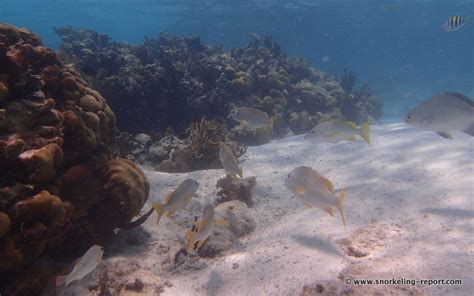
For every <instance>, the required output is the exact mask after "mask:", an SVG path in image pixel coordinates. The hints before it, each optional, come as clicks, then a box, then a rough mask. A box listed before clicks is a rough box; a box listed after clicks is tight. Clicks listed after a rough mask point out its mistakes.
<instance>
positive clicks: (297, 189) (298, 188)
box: [295, 186, 306, 194]
mask: <svg viewBox="0 0 474 296" xmlns="http://www.w3.org/2000/svg"><path fill="white" fill-rule="evenodd" d="M295 192H296V193H298V194H304V193H305V192H306V188H305V187H304V186H296V187H295Z"/></svg>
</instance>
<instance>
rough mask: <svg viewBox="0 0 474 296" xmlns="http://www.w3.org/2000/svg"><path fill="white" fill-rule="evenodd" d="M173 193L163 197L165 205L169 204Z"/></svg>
mask: <svg viewBox="0 0 474 296" xmlns="http://www.w3.org/2000/svg"><path fill="white" fill-rule="evenodd" d="M173 193H174V191H173V192H171V193H169V194H168V195H167V196H166V197H165V204H167V203H169V202H170V201H171V199H172V198H173Z"/></svg>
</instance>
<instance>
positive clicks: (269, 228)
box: [71, 123, 474, 295]
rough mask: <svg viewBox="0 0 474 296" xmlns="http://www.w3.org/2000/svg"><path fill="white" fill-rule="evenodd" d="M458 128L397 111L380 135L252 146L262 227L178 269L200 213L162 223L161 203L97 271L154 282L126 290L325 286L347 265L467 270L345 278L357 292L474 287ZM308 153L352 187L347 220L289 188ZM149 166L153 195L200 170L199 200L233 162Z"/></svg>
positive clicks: (285, 291)
mask: <svg viewBox="0 0 474 296" xmlns="http://www.w3.org/2000/svg"><path fill="white" fill-rule="evenodd" d="M454 137H455V138H454V139H453V140H447V139H444V138H441V137H439V136H438V135H436V134H435V133H430V132H425V131H422V130H418V129H415V128H411V127H407V126H406V125H404V124H400V123H396V124H382V125H375V126H373V127H372V143H371V144H370V145H369V144H367V143H365V142H364V141H362V140H361V141H358V142H355V143H352V142H342V143H338V144H311V143H309V142H306V141H305V140H304V138H303V136H295V137H290V138H286V139H283V140H277V141H274V142H272V143H269V144H266V145H261V146H258V147H249V148H248V150H247V153H246V154H245V155H244V156H243V157H242V159H243V160H245V161H244V162H243V170H244V175H246V176H256V177H257V186H255V187H254V189H253V200H254V202H255V205H254V206H253V207H252V208H250V209H249V212H250V214H251V215H252V216H253V218H254V219H255V220H256V225H257V227H256V229H255V231H253V232H252V233H250V234H249V235H247V236H245V237H242V238H241V239H240V240H239V242H238V243H236V244H235V245H234V247H233V248H232V249H230V250H228V251H226V252H225V253H224V254H222V255H221V256H218V257H217V258H211V259H207V258H202V259H199V260H200V261H203V262H204V263H205V265H206V266H205V267H203V268H201V269H198V270H192V271H189V270H188V271H186V272H183V273H171V272H169V270H167V269H166V268H164V267H163V266H166V264H164V262H165V263H166V262H169V261H172V260H173V258H172V257H173V256H174V253H173V252H176V250H177V249H176V248H179V246H180V244H181V243H182V242H183V241H184V237H185V232H186V230H187V229H188V228H189V225H190V220H191V219H192V215H193V214H196V213H191V212H187V211H180V212H178V213H176V214H175V216H174V217H172V218H171V219H170V218H167V217H163V218H162V221H161V222H160V225H159V226H158V227H157V226H156V224H155V222H156V220H155V219H156V216H155V214H153V215H152V216H151V217H150V218H149V219H148V221H147V222H146V223H145V224H144V225H143V226H142V227H141V228H139V229H135V230H129V231H124V232H123V233H122V234H120V235H121V236H122V240H121V242H120V243H116V246H113V247H112V248H111V249H109V255H108V256H106V257H105V258H104V261H103V263H101V267H100V268H99V270H98V272H96V275H95V278H93V279H91V281H97V280H98V279H97V278H98V277H99V276H98V274H99V273H100V270H101V269H102V270H103V269H107V270H109V272H112V273H113V274H114V275H112V276H109V278H110V277H112V278H113V277H114V276H116V277H119V278H120V279H122V280H125V281H133V280H134V279H135V278H139V279H140V280H141V281H142V282H143V283H144V284H145V285H144V288H143V290H142V291H141V292H132V291H128V290H125V289H122V290H121V292H120V294H121V295H156V294H157V293H161V295H299V294H300V293H301V292H302V290H303V287H304V286H305V285H308V286H312V287H314V286H315V283H320V284H321V286H320V290H321V287H322V288H323V290H324V291H326V293H329V292H330V291H331V290H330V288H331V285H336V286H337V285H342V286H343V288H344V282H343V281H342V280H341V278H347V277H349V278H352V279H374V280H375V279H396V280H397V279H402V278H404V279H407V280H411V279H413V280H421V279H461V280H463V284H462V285H450V286H447V285H432V286H429V287H428V286H424V285H416V286H415V287H412V286H410V285H404V286H403V285H402V286H397V285H393V286H383V287H381V286H377V287H371V288H370V289H373V290H370V289H369V290H363V289H368V288H367V287H363V288H361V287H355V286H347V285H346V289H349V288H352V292H353V293H356V294H358V295H364V294H366V293H369V292H370V294H372V293H373V292H374V291H379V292H381V294H382V295H384V294H385V295H388V294H389V295H398V294H402V295H410V294H415V295H421V294H426V295H471V294H470V293H471V292H472V291H474V260H473V251H474V235H473V234H474V232H473V225H474V224H473V222H474V208H473V200H474V190H473V189H474V172H473V160H474V149H473V144H474V138H471V137H469V136H468V135H466V134H464V133H456V134H455V135H454ZM301 165H306V166H311V167H312V168H314V169H316V170H317V171H319V172H320V173H321V174H322V175H324V176H326V177H327V178H329V179H330V180H332V181H333V183H334V185H335V188H336V191H338V190H345V191H346V192H347V196H346V203H345V216H346V221H347V226H346V227H344V226H343V224H342V221H341V219H340V216H339V214H338V213H337V212H336V216H335V217H334V218H332V217H330V216H329V215H328V214H327V213H326V212H324V211H322V210H320V209H316V208H305V207H304V206H303V204H302V203H300V202H299V201H298V200H296V199H294V198H292V197H291V193H290V192H289V191H288V190H287V189H286V187H285V186H284V179H285V177H286V176H287V174H288V173H289V172H290V171H291V170H292V169H294V168H295V167H297V166H301ZM144 169H145V171H146V174H147V176H148V178H149V180H150V183H151V196H150V201H149V202H151V201H160V200H162V199H163V197H164V196H165V194H166V193H167V192H169V191H170V190H172V189H173V188H174V187H176V186H177V184H179V183H180V182H181V181H182V180H184V179H186V178H193V179H196V180H198V181H199V182H200V184H201V185H200V188H199V190H198V192H197V194H196V195H195V197H194V198H193V201H192V204H191V205H190V206H191V207H193V206H196V204H199V205H204V204H206V203H208V202H211V201H213V200H214V199H215V198H216V188H215V184H216V181H217V180H218V179H219V178H221V177H222V176H223V170H207V171H197V172H191V173H185V174H166V173H161V172H155V171H153V170H152V169H148V168H144ZM149 207H150V204H147V206H146V207H145V209H148V208H149ZM119 240H120V239H119ZM126 242H128V243H126ZM130 242H131V243H130ZM177 246H178V247H177ZM106 255H107V252H106ZM114 270H115V273H114ZM72 290H74V288H73V289H72ZM72 290H71V292H72ZM83 291H84V290H83ZM334 291H335V290H334ZM338 291H341V290H338ZM88 293H92V294H94V292H90V291H88ZM329 294H330V293H329Z"/></svg>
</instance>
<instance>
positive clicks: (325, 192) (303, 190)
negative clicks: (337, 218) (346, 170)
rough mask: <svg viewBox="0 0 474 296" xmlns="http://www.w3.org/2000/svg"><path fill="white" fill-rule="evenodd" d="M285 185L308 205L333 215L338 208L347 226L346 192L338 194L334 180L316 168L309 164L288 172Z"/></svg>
mask: <svg viewBox="0 0 474 296" xmlns="http://www.w3.org/2000/svg"><path fill="white" fill-rule="evenodd" d="M285 186H286V187H287V188H288V189H289V190H290V191H291V192H293V194H294V196H295V197H297V198H298V199H300V200H301V201H302V202H303V203H304V204H305V205H306V206H307V207H316V208H320V209H323V210H325V211H326V212H328V214H329V215H331V216H334V208H336V209H338V210H339V213H340V214H341V218H342V222H343V224H344V226H346V220H345V218H344V201H345V197H346V193H345V192H344V191H341V192H340V193H339V196H336V192H335V191H334V185H333V184H332V182H331V181H330V180H329V179H327V178H325V177H323V176H322V175H321V174H319V173H318V172H317V171H316V170H314V169H312V168H310V167H307V166H300V167H297V168H295V169H294V170H293V171H292V172H291V173H289V174H288V176H287V178H286V180H285Z"/></svg>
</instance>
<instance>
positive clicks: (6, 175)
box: [0, 24, 149, 295]
mask: <svg viewBox="0 0 474 296" xmlns="http://www.w3.org/2000/svg"><path fill="white" fill-rule="evenodd" d="M115 124H116V121H115V115H114V113H113V112H112V110H111V109H110V108H109V106H108V105H107V103H106V101H105V100H104V98H103V97H102V96H101V95H100V93H99V92H97V91H95V90H93V89H91V88H89V87H88V84H87V83H86V82H85V81H84V80H83V79H82V78H81V77H80V76H79V75H78V74H77V73H76V72H75V71H74V69H72V68H70V67H68V66H66V65H64V64H63V63H62V62H61V60H60V59H59V58H58V56H57V54H56V53H55V52H54V51H53V50H51V49H49V48H46V47H44V46H42V44H41V39H40V38H39V37H38V36H37V35H35V34H34V33H32V32H30V31H28V30H26V29H20V28H17V27H14V26H11V25H7V24H0V168H1V176H0V294H3V295H32V294H29V292H31V291H36V292H35V293H39V290H38V289H43V288H44V287H45V286H46V282H47V281H48V279H49V278H50V277H51V275H52V273H54V270H51V269H52V268H46V269H44V268H37V265H38V262H39V260H38V258H39V257H42V255H46V254H47V255H48V257H47V258H53V259H55V257H57V256H61V257H62V259H64V258H66V259H67V258H68V256H76V255H77V254H80V253H82V252H83V251H84V250H85V248H87V247H89V246H90V245H91V244H92V243H94V242H100V241H101V240H102V239H103V238H104V237H105V236H106V235H108V234H110V233H111V232H112V231H113V229H115V228H117V227H120V226H121V225H122V224H124V223H127V222H129V221H130V220H131V218H132V217H134V216H135V215H137V214H138V213H139V211H140V209H141V208H142V206H143V205H144V203H145V201H146V199H147V198H148V193H149V185H148V182H147V180H146V177H145V175H144V174H143V172H142V171H141V170H140V169H139V168H138V167H137V166H136V165H135V164H133V163H132V162H130V161H128V160H123V159H114V158H113V149H112V148H113V145H114V130H115ZM72 241H74V244H71V243H70V242H72ZM43 257H45V256H43ZM43 259H45V258H42V260H43ZM35 266H36V267H35ZM39 270H42V271H41V272H40V271H39ZM45 270H49V271H48V272H47V274H46V275H45V272H46V271H45Z"/></svg>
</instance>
